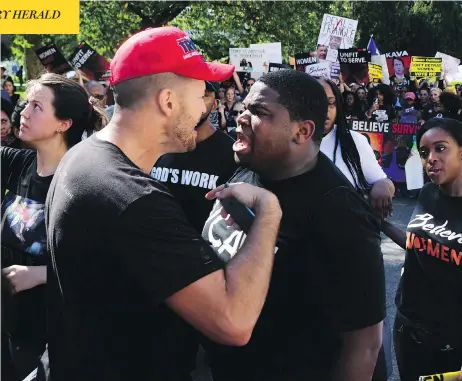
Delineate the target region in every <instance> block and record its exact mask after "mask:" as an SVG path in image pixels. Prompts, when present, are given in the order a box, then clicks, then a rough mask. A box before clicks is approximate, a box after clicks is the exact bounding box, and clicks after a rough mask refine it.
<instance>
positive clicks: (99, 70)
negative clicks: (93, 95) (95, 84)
mask: <svg viewBox="0 0 462 381" xmlns="http://www.w3.org/2000/svg"><path fill="white" fill-rule="evenodd" d="M69 61H70V63H71V65H72V66H73V67H74V68H76V69H78V70H81V71H82V72H83V73H84V74H85V75H86V77H87V78H89V79H90V80H96V81H97V80H99V79H100V77H101V76H103V75H104V73H106V71H107V70H108V69H109V62H108V60H107V59H106V58H105V57H103V56H102V55H100V54H98V53H97V52H96V51H95V50H94V49H92V48H91V47H90V45H88V44H87V43H86V42H85V41H83V42H81V43H80V44H79V45H78V46H77V47H76V48H75V50H74V52H73V53H72V55H71V58H70V59H69Z"/></svg>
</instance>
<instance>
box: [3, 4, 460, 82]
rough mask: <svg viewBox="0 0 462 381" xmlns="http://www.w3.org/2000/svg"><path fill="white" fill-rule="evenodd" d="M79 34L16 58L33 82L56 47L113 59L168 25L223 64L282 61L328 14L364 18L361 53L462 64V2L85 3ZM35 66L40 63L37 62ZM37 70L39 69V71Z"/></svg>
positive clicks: (305, 44)
mask: <svg viewBox="0 0 462 381" xmlns="http://www.w3.org/2000/svg"><path fill="white" fill-rule="evenodd" d="M80 12H81V14H80V16H81V22H80V23H81V25H80V34H79V35H14V36H11V40H12V44H11V45H10V46H11V51H12V54H13V56H14V57H15V58H16V59H17V60H18V61H22V60H23V59H24V57H27V59H26V65H27V66H26V67H27V69H28V73H29V75H30V76H34V75H35V74H36V73H37V70H38V69H37V67H39V66H40V64H38V66H37V63H38V60H37V59H35V58H34V54H33V52H34V51H35V49H37V48H38V47H40V46H42V45H44V44H45V43H48V42H54V43H55V44H56V45H57V46H58V47H59V48H60V49H61V50H62V52H63V54H64V55H65V56H66V57H68V56H69V55H70V54H71V52H72V51H73V49H74V48H75V46H76V45H77V43H78V42H79V41H82V40H85V41H86V42H87V43H88V44H89V45H90V46H92V47H93V48H94V49H96V51H98V53H100V54H102V55H104V56H106V57H108V58H112V57H113V55H114V53H115V51H116V49H117V48H118V46H119V45H120V43H121V42H123V41H124V40H125V39H126V38H127V37H128V36H130V35H131V34H132V33H134V32H136V31H138V30H140V29H143V28H146V27H155V26H162V25H167V24H168V25H170V24H172V25H175V26H178V27H180V28H181V29H183V30H185V31H187V32H188V33H189V34H190V35H191V37H192V38H193V39H194V40H195V42H196V44H197V45H198V47H199V48H200V49H201V50H202V51H203V52H204V54H205V55H206V57H207V58H208V59H223V58H226V57H227V56H228V49H229V48H230V47H248V46H249V45H250V44H252V43H263V42H282V48H283V57H284V60H285V61H286V62H287V61H288V58H289V56H293V55H294V54H296V53H301V52H307V51H310V50H313V49H315V47H316V42H317V38H318V34H319V28H320V25H321V22H322V17H323V14H324V13H330V14H334V15H338V16H344V17H349V18H353V19H357V20H358V21H359V22H358V30H357V33H356V47H366V46H367V42H368V40H369V37H370V35H371V34H374V38H375V40H376V42H377V44H378V45H379V46H380V48H381V50H382V52H389V51H395V50H407V51H408V52H409V53H410V54H414V55H416V54H419V55H424V56H433V55H434V54H435V52H436V51H437V50H439V51H442V52H444V53H447V54H450V55H453V56H455V57H460V58H461V57H462V44H461V43H460V42H461V41H462V28H461V27H460V25H462V2H457V1H452V2H450V1H448V2H442V1H423V0H416V1H399V2H395V1H330V2H327V1H305V2H301V1H257V0H249V1H240V0H233V1H230V0H228V1H226V2H225V1H214V2H209V1H195V2H180V1H82V2H81V6H80ZM34 60H35V61H34ZM34 65H35V68H34Z"/></svg>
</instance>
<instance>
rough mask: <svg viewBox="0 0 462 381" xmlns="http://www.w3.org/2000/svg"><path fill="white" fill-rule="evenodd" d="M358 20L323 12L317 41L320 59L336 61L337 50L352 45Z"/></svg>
mask: <svg viewBox="0 0 462 381" xmlns="http://www.w3.org/2000/svg"><path fill="white" fill-rule="evenodd" d="M357 28H358V20H352V19H348V18H345V17H340V16H334V15H330V14H327V13H325V14H324V17H323V19H322V23H321V28H320V30H319V37H318V43H317V50H318V53H319V50H320V49H321V50H322V52H321V54H319V59H320V60H328V61H331V62H337V50H338V49H349V48H351V47H353V44H354V39H355V35H356V29H357Z"/></svg>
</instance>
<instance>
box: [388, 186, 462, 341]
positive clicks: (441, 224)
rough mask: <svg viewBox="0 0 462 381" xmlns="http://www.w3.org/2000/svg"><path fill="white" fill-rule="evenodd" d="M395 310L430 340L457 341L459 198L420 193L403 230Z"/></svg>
mask: <svg viewBox="0 0 462 381" xmlns="http://www.w3.org/2000/svg"><path fill="white" fill-rule="evenodd" d="M406 247H407V250H406V259H405V262H404V273H403V275H402V277H401V281H400V285H399V289H398V292H397V298H396V303H397V307H398V309H399V311H400V312H401V313H402V314H403V315H404V316H406V317H407V318H408V319H410V320H411V321H413V322H416V323H418V324H422V325H424V326H425V327H426V329H427V331H429V332H431V333H432V334H433V335H435V334H440V335H442V336H445V337H446V338H447V339H448V340H456V338H458V340H459V343H460V342H461V340H462V325H461V322H462V197H449V196H447V195H445V194H443V193H442V192H441V191H440V190H439V188H438V187H437V186H436V185H434V184H432V183H428V184H426V185H425V186H424V187H423V188H422V190H421V191H420V195H419V200H418V202H417V206H416V208H415V210H414V213H413V214H412V217H411V220H410V222H409V224H408V226H407V242H406Z"/></svg>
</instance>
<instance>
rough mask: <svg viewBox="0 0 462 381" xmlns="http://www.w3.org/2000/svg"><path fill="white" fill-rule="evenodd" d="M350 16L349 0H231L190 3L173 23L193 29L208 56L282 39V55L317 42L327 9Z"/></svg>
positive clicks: (307, 48) (308, 47) (313, 46)
mask: <svg viewBox="0 0 462 381" xmlns="http://www.w3.org/2000/svg"><path fill="white" fill-rule="evenodd" d="M326 12H327V13H334V14H338V15H341V16H346V17H349V16H351V5H350V3H349V2H340V1H337V2H324V1H319V2H297V1H294V2H292V1H232V2H196V3H191V5H190V6H189V7H187V8H186V9H185V10H184V11H183V12H182V13H181V14H180V15H179V16H178V17H176V18H175V19H174V20H173V22H172V24H173V25H176V26H178V27H180V28H181V29H183V30H185V31H187V32H188V33H190V35H191V37H192V38H193V39H194V41H195V43H196V44H197V45H198V46H199V48H200V49H201V50H202V51H203V52H204V54H205V55H206V56H207V57H208V58H209V59H220V58H222V57H226V56H228V49H229V48H230V47H248V46H249V45H250V44H256V43H264V42H282V49H283V56H284V57H285V59H286V60H287V59H288V57H289V55H293V54H295V53H301V52H306V51H309V50H312V49H314V48H315V46H316V42H317V38H318V33H319V27H320V25H321V21H322V17H323V14H324V13H326Z"/></svg>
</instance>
